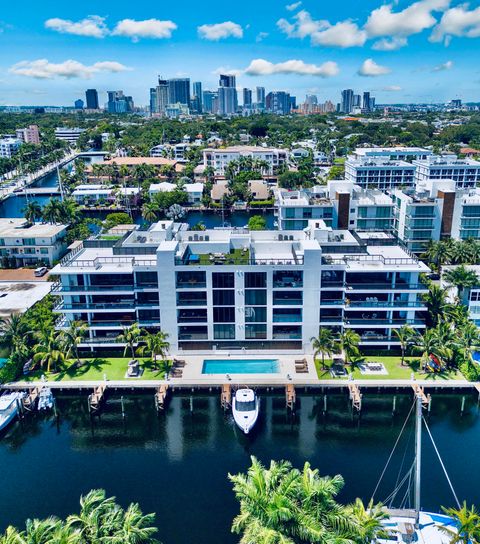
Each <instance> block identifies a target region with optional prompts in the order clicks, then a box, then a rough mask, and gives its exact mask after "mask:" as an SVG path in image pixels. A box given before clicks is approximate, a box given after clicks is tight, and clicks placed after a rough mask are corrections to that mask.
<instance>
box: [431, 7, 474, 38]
mask: <svg viewBox="0 0 480 544" xmlns="http://www.w3.org/2000/svg"><path fill="white" fill-rule="evenodd" d="M452 36H458V37H460V36H463V37H466V38H478V37H480V7H478V8H475V9H472V10H469V9H468V4H461V5H459V6H455V7H454V8H451V9H449V10H447V11H446V12H445V13H444V14H443V15H442V18H441V19H440V22H439V23H438V25H437V26H436V27H435V28H434V29H433V32H432V35H431V36H430V41H432V42H441V41H444V42H445V45H448V44H449V43H450V39H451V37H452Z"/></svg>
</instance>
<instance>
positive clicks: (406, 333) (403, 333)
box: [393, 325, 415, 366]
mask: <svg viewBox="0 0 480 544" xmlns="http://www.w3.org/2000/svg"><path fill="white" fill-rule="evenodd" d="M393 334H394V335H395V336H396V337H397V339H398V341H399V342H400V349H401V351H402V360H401V363H400V364H401V366H404V364H405V353H406V351H407V348H408V346H409V345H410V344H411V342H412V339H413V337H414V336H415V331H414V330H413V329H412V327H409V326H408V325H402V326H401V327H400V328H399V329H393Z"/></svg>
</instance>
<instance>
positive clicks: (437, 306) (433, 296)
mask: <svg viewBox="0 0 480 544" xmlns="http://www.w3.org/2000/svg"><path fill="white" fill-rule="evenodd" d="M422 298H423V300H424V301H425V302H426V304H427V310H428V324H429V325H432V326H436V325H437V324H438V321H439V319H440V316H442V315H443V313H444V310H445V308H446V305H447V293H446V291H445V289H442V288H441V287H439V286H438V285H434V284H431V285H430V287H429V290H428V293H425V294H424V295H423V296H422Z"/></svg>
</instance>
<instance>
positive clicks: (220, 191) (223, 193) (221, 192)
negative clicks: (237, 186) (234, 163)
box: [210, 179, 230, 204]
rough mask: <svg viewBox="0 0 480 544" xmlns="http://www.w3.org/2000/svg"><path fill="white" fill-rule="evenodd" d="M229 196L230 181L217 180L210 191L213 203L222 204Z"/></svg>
mask: <svg viewBox="0 0 480 544" xmlns="http://www.w3.org/2000/svg"><path fill="white" fill-rule="evenodd" d="M229 194H230V189H229V188H228V181H227V180H226V179H217V180H216V181H215V183H214V184H213V186H212V190H211V191H210V198H211V199H212V201H213V202H215V203H217V204H221V203H222V202H223V200H224V199H225V197H227V196H228V195H229Z"/></svg>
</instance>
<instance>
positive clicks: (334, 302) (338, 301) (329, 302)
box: [320, 298, 345, 306]
mask: <svg viewBox="0 0 480 544" xmlns="http://www.w3.org/2000/svg"><path fill="white" fill-rule="evenodd" d="M343 304H345V299H343V298H340V299H336V300H321V301H320V306H342V305H343Z"/></svg>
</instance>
